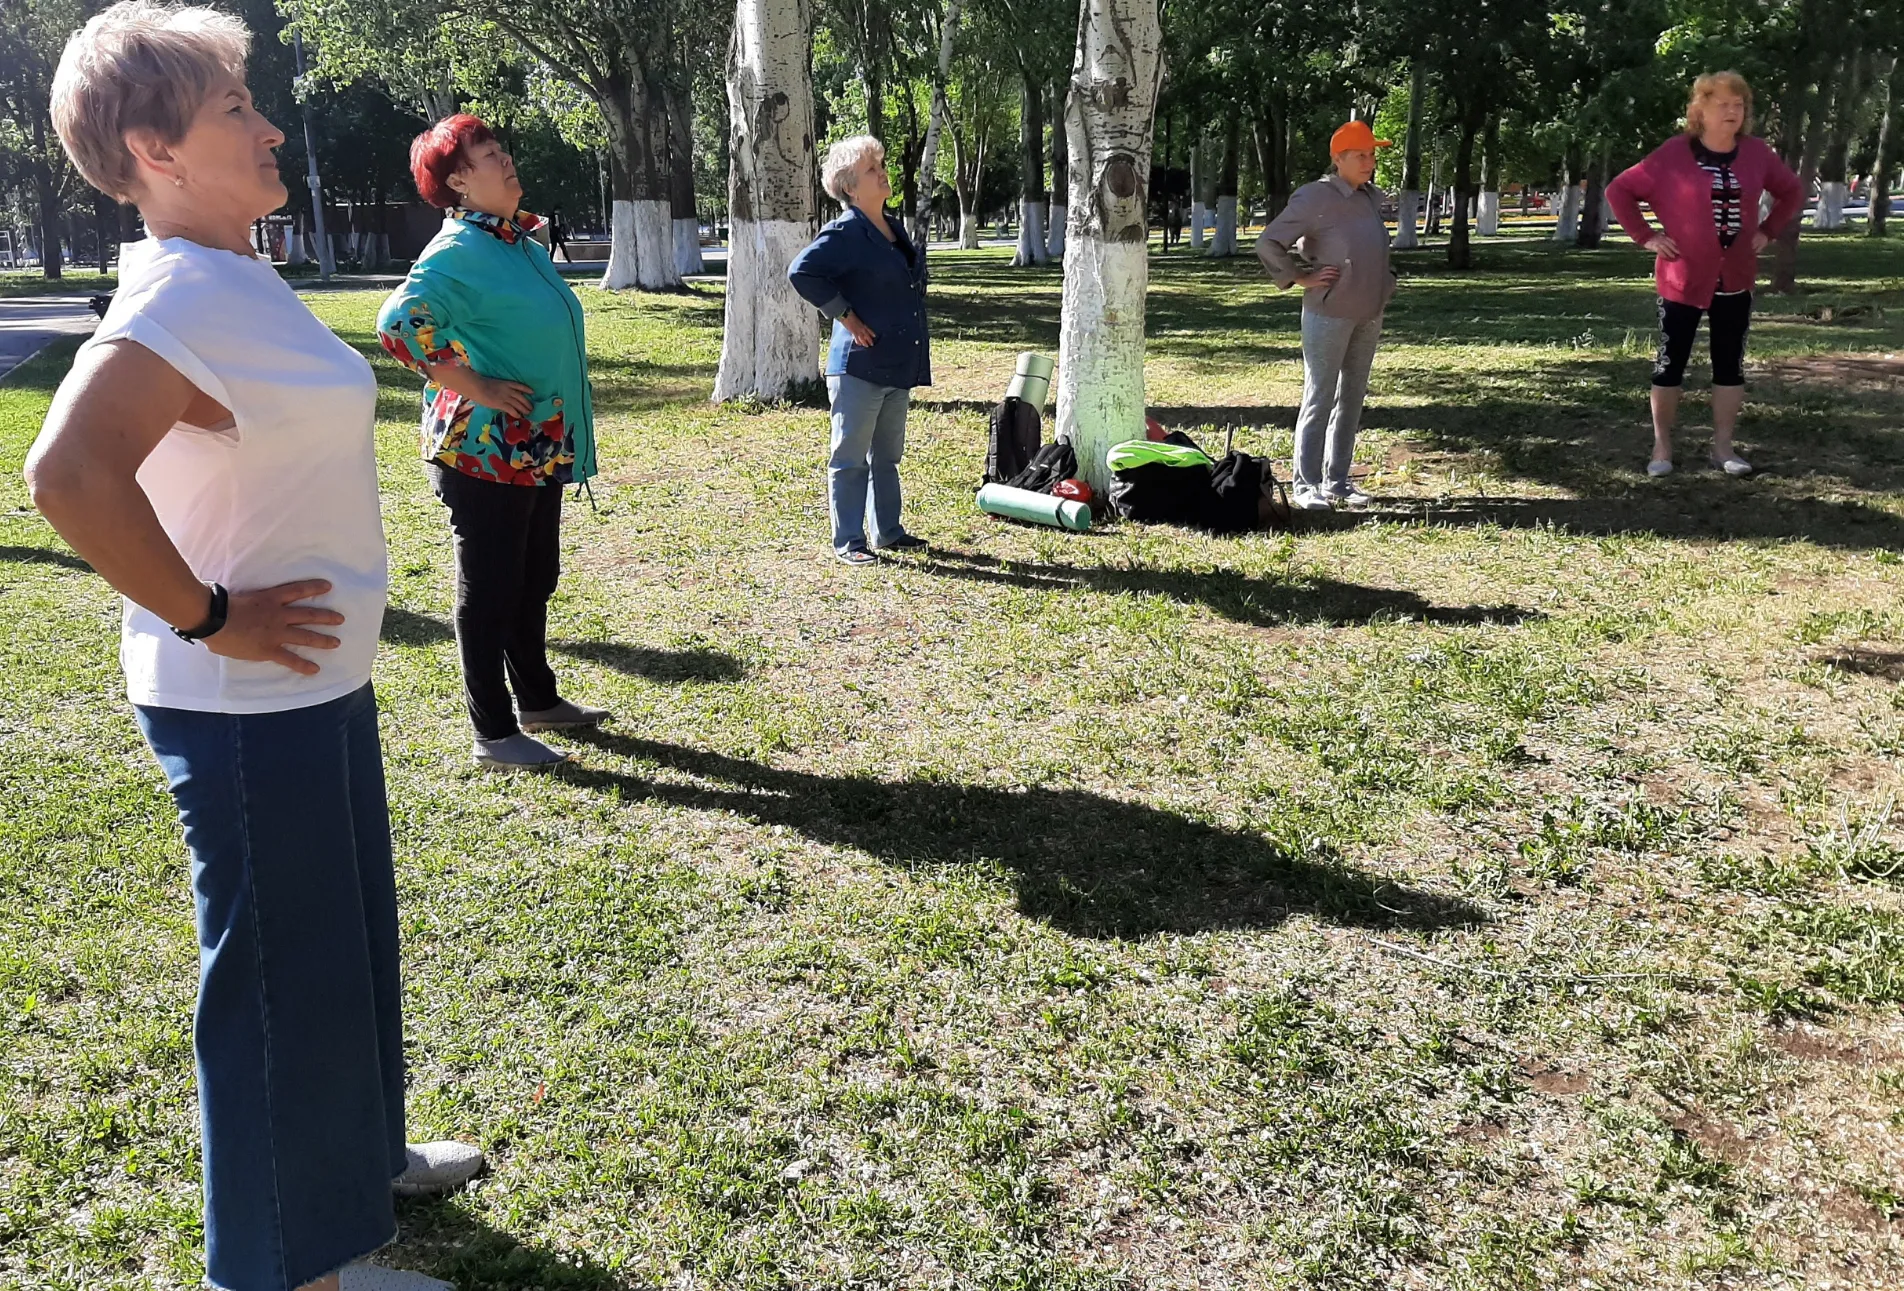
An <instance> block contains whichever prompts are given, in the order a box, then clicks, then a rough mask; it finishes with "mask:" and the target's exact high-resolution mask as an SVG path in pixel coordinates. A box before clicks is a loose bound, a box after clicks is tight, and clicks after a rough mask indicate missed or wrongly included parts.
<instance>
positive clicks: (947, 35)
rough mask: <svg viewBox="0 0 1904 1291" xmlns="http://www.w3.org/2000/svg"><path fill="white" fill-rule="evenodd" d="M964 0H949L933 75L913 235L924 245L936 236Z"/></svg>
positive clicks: (920, 158)
mask: <svg viewBox="0 0 1904 1291" xmlns="http://www.w3.org/2000/svg"><path fill="white" fill-rule="evenodd" d="M960 3H961V0H946V6H945V19H944V21H943V22H942V23H941V24H940V27H939V65H938V67H937V68H935V69H934V71H933V75H932V109H931V111H930V113H929V114H928V115H927V117H926V141H925V146H924V147H922V148H921V149H920V150H919V209H918V210H917V211H915V212H914V213H913V217H912V236H913V240H914V241H916V242H917V243H918V244H919V245H920V246H922V247H923V246H924V245H925V244H926V243H927V242H928V241H930V240H931V238H932V195H933V193H935V192H936V191H937V190H938V187H939V140H940V138H941V137H942V136H943V135H944V134H945V121H946V117H947V116H949V115H950V114H951V111H952V108H951V104H950V103H948V102H947V101H946V97H945V87H946V85H947V84H948V83H949V82H950V81H951V79H952V36H953V33H955V32H956V31H958V28H959V6H960Z"/></svg>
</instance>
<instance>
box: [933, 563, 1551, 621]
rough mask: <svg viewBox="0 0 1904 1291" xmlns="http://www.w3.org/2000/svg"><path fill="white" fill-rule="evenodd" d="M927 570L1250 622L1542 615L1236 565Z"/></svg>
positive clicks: (952, 566) (946, 566)
mask: <svg viewBox="0 0 1904 1291" xmlns="http://www.w3.org/2000/svg"><path fill="white" fill-rule="evenodd" d="M918 568H919V569H920V570H921V571H922V572H924V573H929V574H936V575H939V576H941V577H946V578H959V579H965V580H967V581H969V582H977V583H999V584H1004V585H1006V586H1010V587H1022V588H1026V589H1029V590H1032V591H1053V592H1061V591H1069V590H1074V589H1085V590H1089V591H1094V592H1108V593H1112V594H1117V593H1132V594H1136V595H1150V596H1163V597H1167V598H1168V599H1170V600H1173V601H1177V602H1180V603H1182V604H1186V605H1203V606H1206V607H1208V608H1209V609H1210V610H1212V611H1214V612H1215V613H1217V614H1220V615H1222V616H1223V617H1224V618H1226V619H1233V620H1235V621H1236V622H1238V623H1247V624H1249V625H1251V626H1252V627H1260V628H1267V627H1281V626H1288V625H1291V624H1323V625H1326V626H1329V627H1350V626H1353V625H1356V624H1362V623H1372V622H1375V621H1376V620H1378V619H1394V620H1404V621H1415V622H1421V623H1437V624H1443V625H1449V626H1454V625H1460V624H1470V623H1497V624H1516V623H1525V622H1528V621H1529V620H1533V619H1540V618H1544V617H1545V615H1543V614H1542V613H1541V612H1540V611H1539V610H1529V609H1523V608H1522V607H1521V606H1518V605H1508V604H1499V605H1436V604H1434V603H1432V602H1431V601H1429V600H1427V599H1426V598H1424V597H1422V596H1420V595H1418V594H1416V593H1414V592H1410V591H1407V590H1404V589H1402V588H1393V587H1366V586H1363V585H1362V584H1360V583H1344V582H1339V581H1337V580H1336V579H1333V578H1316V577H1309V576H1303V577H1297V578H1289V579H1276V578H1258V577H1255V576H1253V575H1250V574H1241V573H1238V572H1236V571H1235V570H1229V569H1216V570H1207V571H1204V570H1187V569H1115V568H1108V567H1103V566H1098V567H1092V566H1087V565H1056V564H1053V565H1046V564H1039V565H1030V564H1018V563H1015V562H1010V561H1002V560H998V559H996V558H994V557H991V556H984V555H979V554H977V553H974V552H962V551H956V550H953V549H950V548H938V549H935V550H934V551H933V553H932V558H931V559H930V560H928V561H926V562H924V563H922V564H920V565H919V566H918Z"/></svg>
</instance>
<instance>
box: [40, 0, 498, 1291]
mask: <svg viewBox="0 0 1904 1291" xmlns="http://www.w3.org/2000/svg"><path fill="white" fill-rule="evenodd" d="M249 40H250V36H249V33H248V32H247V31H246V30H245V28H244V26H243V24H241V23H240V22H239V21H238V20H237V19H235V18H232V17H230V16H229V15H226V14H221V13H218V12H215V11H213V10H210V9H203V8H167V7H162V6H160V5H156V4H152V3H149V2H148V0H126V3H121V4H117V5H114V6H113V7H112V8H110V9H108V10H106V11H105V12H104V13H102V14H100V15H99V16H98V17H96V18H94V19H93V20H92V21H91V22H89V23H87V24H86V27H85V29H84V30H82V31H81V32H79V33H78V34H77V35H75V36H74V37H73V38H72V40H71V41H70V42H69V43H68V44H67V47H66V51H65V54H64V56H63V57H62V58H61V60H60V66H59V71H58V73H57V75H56V76H55V78H54V83H53V120H54V126H55V128H56V129H57V130H58V132H59V135H60V140H61V142H62V143H63V144H64V145H65V147H66V150H67V153H68V154H69V155H70V156H71V157H72V159H73V163H74V165H75V166H76V167H77V168H78V169H79V172H80V173H81V174H82V175H84V176H85V177H86V179H87V181H88V182H90V183H91V184H93V185H94V186H95V187H97V188H99V189H100V190H102V191H103V192H106V193H108V194H110V195H112V196H114V197H118V198H121V199H124V200H130V201H134V202H136V203H137V204H138V206H139V210H140V214H141V215H142V216H143V217H144V219H145V223H146V227H147V229H148V231H149V234H150V236H149V237H148V238H147V239H146V240H145V241H144V242H141V243H139V244H137V245H136V246H134V247H131V248H129V249H128V251H127V254H126V255H125V257H124V263H122V265H121V266H120V279H119V290H118V293H117V294H116V295H115V296H114V298H113V302H112V306H111V308H110V309H108V311H107V312H106V316H105V318H104V320H103V321H102V322H101V324H100V327H99V330H98V332H97V333H96V334H95V336H94V337H93V339H92V340H91V341H90V342H88V343H87V344H86V346H85V347H83V348H82V349H81V351H80V353H79V355H78V357H77V358H76V359H75V361H74V364H73V369H72V372H71V373H70V374H69V375H68V376H67V378H66V380H65V381H64V382H63V383H61V386H60V390H59V394H58V395H57V397H56V398H55V400H54V403H53V408H52V411H51V413H50V414H49V416H48V418H47V421H46V425H45V427H44V429H43V430H42V432H41V434H40V438H39V441H38V442H37V443H36V444H35V445H34V447H33V451H32V454H31V455H30V456H29V458H28V461H27V478H28V481H29V483H30V485H31V487H32V491H33V500H34V502H35V504H36V505H38V506H39V508H40V510H41V511H42V512H43V513H44V514H45V515H46V517H47V519H48V520H49V521H51V522H52V524H53V526H54V527H55V528H56V529H58V530H59V532H60V534H61V536H62V537H64V538H65V539H66V540H67V541H68V542H69V543H71V544H72V546H73V549H74V550H75V551H77V552H78V553H79V554H80V555H81V556H83V557H85V559H86V560H87V561H88V562H89V563H90V564H91V565H92V567H93V568H94V569H96V570H97V571H98V572H99V573H100V574H101V575H102V576H103V577H104V578H105V579H106V580H107V581H108V582H109V583H111V584H112V585H113V586H114V587H115V588H117V589H118V590H119V591H120V592H121V593H123V594H124V596H125V617H124V626H123V631H122V635H121V641H120V657H121V659H122V661H123V663H124V666H125V673H126V688H127V693H128V695H129V697H130V699H131V701H132V703H133V705H134V707H135V710H136V712H137V714H138V719H139V724H140V726H141V727H142V729H143V730H144V731H145V734H146V738H147V740H148V742H149V743H150V744H151V746H152V749H153V752H154V753H155V754H156V755H157V757H158V760H159V764H160V766H161V767H162V768H163V769H164V772H165V775H166V778H167V780H168V782H169V784H170V787H171V790H172V794H173V797H174V799H175V800H176V801H177V804H178V810H179V817H180V820H181V822H182V823H183V825H184V827H185V837H186V841H187V843H188V844H189V845H190V848H191V854H192V884H193V889H194V893H195V896H196V905H197V914H198V936H199V964H200V980H199V998H198V1008H197V1014H196V1019H195V1027H194V1042H195V1043H194V1048H195V1053H196V1057H197V1066H198V1086H199V1099H200V1111H201V1119H202V1123H203V1131H204V1165H205V1170H204V1174H205V1245H206V1273H207V1276H208V1279H209V1280H210V1281H211V1282H212V1283H213V1284H214V1285H215V1286H219V1287H225V1288H230V1291H292V1289H293V1288H298V1287H315V1288H323V1289H324V1291H334V1289H335V1288H337V1287H338V1286H339V1285H340V1283H339V1273H340V1271H342V1272H343V1273H344V1274H345V1276H344V1277H343V1279H342V1286H344V1287H345V1288H349V1287H350V1286H351V1285H352V1282H353V1280H363V1281H377V1282H379V1284H384V1285H387V1282H384V1281H382V1279H383V1277H384V1271H382V1270H375V1271H370V1270H362V1271H360V1272H359V1273H358V1274H357V1275H356V1276H355V1278H353V1276H352V1275H351V1273H350V1272H349V1270H346V1269H345V1266H346V1265H348V1264H351V1263H352V1262H353V1261H355V1260H357V1259H359V1258H360V1257H362V1256H364V1255H367V1254H369V1253H370V1252H371V1251H374V1250H376V1249H377V1248H378V1247H380V1246H382V1245H384V1244H385V1243H386V1242H388V1241H390V1240H391V1238H392V1237H393V1236H394V1235H395V1232H396V1225H395V1219H394V1214H393V1209H392V1204H391V1193H392V1183H393V1181H397V1180H399V1179H400V1178H401V1177H403V1176H405V1172H406V1170H409V1169H411V1168H412V1166H413V1165H414V1166H418V1167H425V1168H426V1169H425V1172H426V1173H427V1167H430V1166H440V1165H442V1164H443V1161H442V1157H443V1155H444V1152H443V1148H442V1146H441V1145H431V1148H430V1151H429V1152H427V1153H426V1154H425V1156H426V1157H428V1158H429V1159H428V1160H422V1159H419V1158H418V1155H417V1153H416V1152H415V1150H411V1149H408V1148H407V1147H406V1144H405V1142H404V1114H403V1113H404V1108H403V1024H402V1017H401V1013H400V1002H401V989H400V984H399V981H398V966H397V906H396V883H395V878H394V875H393V872H392V863H391V853H390V818H389V811H388V808H387V807H386V805H385V801H384V778H383V760H382V751H381V748H380V746H379V743H378V736H377V704H376V697H375V696H374V695H373V694H372V692H371V688H370V668H371V661H372V659H373V658H374V657H375V655H376V652H377V634H378V628H379V626H380V624H381V622H382V618H383V609H384V592H385V568H384V566H385V556H384V538H383V525H382V520H381V517H380V515H379V512H378V497H377V466H376V457H375V453H374V450H373V443H372V433H371V432H372V426H373V422H374V413H375V407H376V397H377V384H376V379H375V378H374V376H373V375H372V374H371V369H370V365H369V364H368V363H367V362H365V360H364V358H363V357H362V356H361V355H359V354H358V353H357V352H356V351H355V350H352V349H351V348H350V347H349V346H347V345H345V344H344V343H343V342H342V341H340V340H338V339H337V338H336V337H335V336H333V335H332V334H331V333H330V331H329V330H328V329H327V328H325V327H324V325H323V324H321V323H319V322H318V321H317V319H316V318H315V317H313V316H312V314H311V312H310V311H309V310H308V309H306V308H305V307H304V304H303V302H302V301H300V300H299V299H298V297H297V295H296V293H295V292H293V291H292V290H291V289H290V287H289V286H287V285H286V284H285V282H284V281H283V280H282V279H281V278H280V277H279V276H278V274H277V272H276V271H275V270H274V269H273V268H272V266H271V264H270V262H269V261H266V260H262V259H259V258H258V257H257V256H256V255H255V254H254V253H253V251H252V248H251V245H250V241H249V236H250V228H251V225H252V223H253V222H254V221H256V220H258V219H260V218H262V217H263V216H264V215H266V214H268V213H269V212H271V211H274V210H276V209H277V208H278V207H279V206H281V205H283V203H284V201H285V197H286V190H285V187H284V185H283V184H282V183H281V182H280V181H279V178H278V167H277V160H276V158H275V157H274V156H273V151H272V150H273V149H275V148H276V147H277V146H278V145H279V144H280V143H282V142H283V141H284V136H283V135H282V134H280V133H279V132H278V130H277V128H276V127H274V126H273V125H272V124H271V123H270V122H269V121H266V120H265V119H264V118H263V117H262V116H261V115H259V113H258V111H257V109H256V108H255V107H254V106H253V105H252V102H251V95H250V93H249V91H247V89H246V88H245V82H244V61H245V56H246V53H247V50H248V46H249ZM460 1155H461V1157H462V1160H461V1161H460V1162H459V1163H458V1168H460V1169H462V1170H464V1171H466V1172H467V1171H468V1170H470V1169H471V1168H472V1159H473V1161H476V1162H479V1161H480V1155H479V1154H476V1153H474V1152H473V1150H469V1151H466V1152H464V1153H462V1154H460ZM360 1269H361V1266H360ZM420 1283H421V1284H426V1285H433V1286H440V1285H442V1284H440V1283H434V1282H433V1281H431V1280H429V1279H421V1280H420ZM412 1285H416V1284H412Z"/></svg>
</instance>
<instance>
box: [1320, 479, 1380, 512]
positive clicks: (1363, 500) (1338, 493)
mask: <svg viewBox="0 0 1904 1291" xmlns="http://www.w3.org/2000/svg"><path fill="white" fill-rule="evenodd" d="M1328 498H1329V500H1330V501H1331V502H1339V503H1341V504H1342V505H1343V506H1345V507H1365V506H1367V505H1368V504H1369V503H1371V502H1373V501H1374V500H1375V499H1374V498H1372V497H1370V496H1369V495H1368V494H1366V493H1364V492H1362V490H1360V489H1358V488H1356V487H1355V485H1353V484H1332V485H1330V486H1329V489H1328Z"/></svg>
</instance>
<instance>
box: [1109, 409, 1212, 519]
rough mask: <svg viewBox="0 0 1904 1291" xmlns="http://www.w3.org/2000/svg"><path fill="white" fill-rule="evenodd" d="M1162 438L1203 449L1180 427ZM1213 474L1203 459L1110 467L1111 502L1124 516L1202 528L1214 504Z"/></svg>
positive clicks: (1179, 444)
mask: <svg viewBox="0 0 1904 1291" xmlns="http://www.w3.org/2000/svg"><path fill="white" fill-rule="evenodd" d="M1163 442H1164V443H1166V444H1176V445H1178V446H1180V447H1183V448H1194V449H1196V450H1197V452H1199V453H1201V452H1203V450H1202V449H1201V448H1199V447H1198V446H1197V442H1196V441H1195V440H1194V439H1191V438H1190V436H1188V435H1186V434H1184V433H1183V432H1182V431H1181V430H1173V431H1171V432H1170V433H1169V434H1168V435H1165V436H1164V441H1163ZM1213 474H1214V472H1213V470H1212V469H1211V467H1209V466H1207V465H1205V464H1203V463H1202V462H1198V463H1195V464H1193V465H1188V466H1171V465H1166V464H1165V463H1163V462H1146V463H1144V464H1143V465H1141V466H1133V467H1129V468H1127V469H1124V470H1121V471H1113V472H1112V480H1111V505H1112V506H1113V507H1115V508H1117V514H1118V515H1120V516H1122V517H1123V518H1124V519H1126V520H1138V521H1143V522H1146V523H1151V524H1180V525H1187V526H1189V527H1191V528H1194V529H1205V528H1208V527H1209V517H1210V515H1211V513H1212V512H1213V511H1214V510H1215V507H1216V495H1215V492H1214V490H1213V488H1212V482H1211V477H1212V475H1213Z"/></svg>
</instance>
